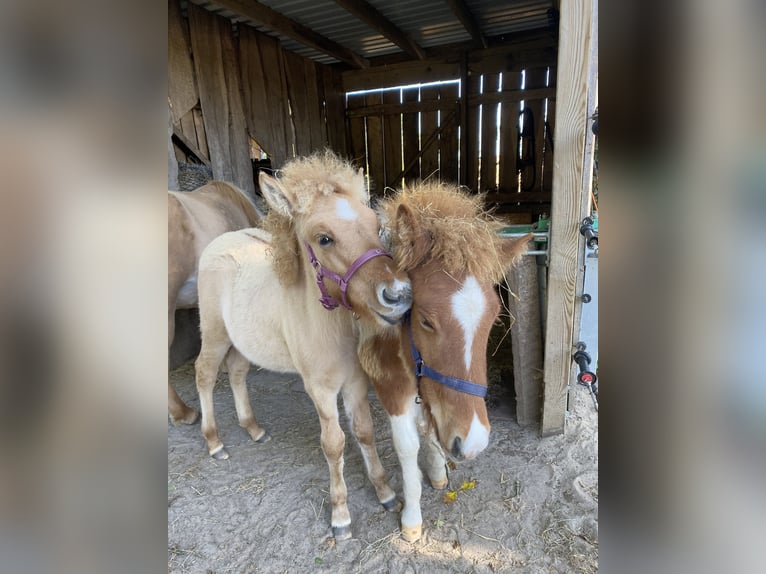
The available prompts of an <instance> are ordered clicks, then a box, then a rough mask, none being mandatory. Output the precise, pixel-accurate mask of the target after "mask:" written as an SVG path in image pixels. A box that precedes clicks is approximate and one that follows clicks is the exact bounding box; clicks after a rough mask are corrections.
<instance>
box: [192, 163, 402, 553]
mask: <svg viewBox="0 0 766 574" xmlns="http://www.w3.org/2000/svg"><path fill="white" fill-rule="evenodd" d="M259 180H260V188H261V192H262V194H263V197H264V198H265V199H266V202H267V203H268V204H269V206H270V208H271V212H270V213H269V215H268V216H267V217H266V219H265V221H264V224H263V227H264V229H246V230H241V231H235V232H230V233H226V234H224V235H222V236H220V237H218V238H217V239H215V240H213V241H212V242H211V243H210V245H209V246H208V247H207V248H206V249H205V251H204V252H203V254H202V257H201V259H200V264H199V309H200V329H201V334H202V349H201V351H200V354H199V357H198V358H197V361H196V383H197V390H198V391H199V395H200V405H201V410H202V433H203V436H204V437H205V441H206V443H207V448H208V451H209V453H210V455H211V456H213V457H215V458H227V457H228V456H229V455H228V453H227V451H226V449H225V448H224V445H223V443H222V442H221V440H220V438H219V436H218V432H217V428H216V424H215V415H214V411H213V387H214V385H215V382H216V377H217V374H218V370H219V367H220V365H221V363H222V362H223V361H224V359H225V360H226V363H227V366H228V371H229V382H230V385H231V388H232V391H233V394H234V402H235V407H236V410H237V418H238V420H239V424H240V426H242V427H243V428H245V429H246V430H247V432H248V433H249V435H250V437H251V438H252V439H253V440H254V441H256V442H259V441H263V440H266V439H267V438H268V435H267V433H266V431H265V429H263V428H262V427H261V426H260V425H259V424H258V423H257V422H256V419H255V417H254V416H253V412H252V409H251V406H250V401H249V397H248V392H247V386H246V376H247V373H248V371H249V368H250V363H255V364H257V365H259V366H261V367H264V368H266V369H270V370H272V371H278V372H283V373H299V374H300V376H301V377H302V379H303V383H304V386H305V389H306V391H307V393H308V395H309V396H310V397H311V399H312V401H313V402H314V406H315V407H316V410H317V413H318V415H319V421H320V427H321V437H320V442H321V445H322V450H323V452H324V455H325V458H326V460H327V464H328V466H329V469H330V499H331V501H332V517H331V525H332V532H333V535H334V536H335V538H336V539H345V538H349V537H350V536H351V527H350V525H351V516H350V514H349V511H348V505H347V490H346V484H345V481H344V479H343V450H344V445H345V435H344V433H343V430H342V429H341V427H340V423H339V418H338V394H339V393H340V394H342V396H343V405H344V408H345V411H346V413H347V415H348V420H349V421H350V423H349V424H350V427H351V430H352V433H353V434H354V436H355V438H356V440H357V442H358V443H359V446H360V447H361V449H362V454H363V458H364V462H365V466H366V470H367V474H368V476H369V478H370V480H371V482H372V483H373V485H374V487H375V490H376V493H377V497H378V500H379V501H380V502H381V504H383V506H384V507H385V508H386V509H388V510H394V509H396V508H397V501H396V495H395V493H394V491H393V490H392V489H391V487H390V486H389V484H388V481H387V479H386V475H385V471H384V470H383V466H382V464H381V462H380V459H379V457H378V453H377V449H376V446H375V438H374V432H373V425H372V416H371V413H370V405H369V402H368V399H367V392H368V383H369V380H368V378H367V376H366V374H365V372H364V370H363V369H362V367H361V365H360V363H359V358H358V356H357V341H358V336H359V335H358V334H359V330H360V329H362V328H364V329H365V330H366V331H368V332H370V333H386V332H391V333H392V334H391V335H390V336H394V334H395V333H396V332H397V330H398V326H397V325H398V323H399V322H400V320H401V319H402V317H403V316H404V314H405V313H406V312H407V310H409V308H410V304H411V299H412V292H411V287H410V282H409V280H408V279H407V277H406V275H405V273H403V272H400V271H396V266H395V265H394V263H393V262H392V260H391V258H390V256H389V255H388V254H387V253H386V252H385V251H384V250H383V249H382V247H383V246H382V244H381V241H380V238H379V227H380V226H379V221H378V218H377V215H376V213H375V212H374V211H373V210H372V209H371V208H370V207H369V205H368V198H367V195H366V192H365V184H364V177H363V172H362V170H358V171H357V170H356V169H354V168H353V167H352V166H351V164H349V163H347V162H345V161H343V160H341V159H340V158H338V157H337V156H335V155H333V154H332V153H331V152H326V153H325V154H323V155H322V154H316V155H313V156H310V157H308V158H298V159H295V160H292V161H290V162H288V163H287V164H285V166H284V167H283V169H282V170H281V171H280V177H279V178H278V179H277V178H274V177H271V176H269V175H267V174H265V173H263V172H262V173H261V174H260V177H259ZM320 293H321V298H320V302H321V305H320V304H319V303H318V302H317V295H319V294H320ZM339 306H342V307H344V308H343V309H338V310H333V309H336V308H337V307H339ZM322 307H324V308H322ZM328 310H329V312H328Z"/></svg>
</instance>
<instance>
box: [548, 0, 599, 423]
mask: <svg viewBox="0 0 766 574" xmlns="http://www.w3.org/2000/svg"><path fill="white" fill-rule="evenodd" d="M592 11H593V0H571V1H570V2H563V3H562V6H561V20H560V28H559V65H558V77H557V81H556V85H557V94H558V97H557V100H556V108H557V109H556V118H557V122H556V128H555V134H554V137H553V139H554V143H555V149H556V154H555V156H554V158H553V161H554V166H553V198H552V205H551V241H550V268H549V272H548V316H547V320H546V329H545V333H546V336H545V372H544V375H543V380H544V384H545V390H544V399H543V417H542V424H541V428H540V431H541V434H542V435H543V436H548V435H552V434H560V433H563V432H564V426H565V420H566V408H567V398H568V390H569V385H570V384H575V371H576V367H575V365H574V362H573V361H572V354H573V352H574V348H573V345H572V337H573V332H574V327H575V326H574V310H575V296H576V291H577V275H578V274H577V265H578V256H579V255H578V254H579V251H580V250H581V249H582V241H581V236H580V232H579V228H580V213H581V204H582V201H583V197H582V195H583V194H582V187H583V186H582V181H583V179H582V178H583V153H584V148H585V136H586V130H587V129H588V121H587V115H588V110H587V98H588V89H587V88H588V56H589V53H590V42H591V14H592Z"/></svg>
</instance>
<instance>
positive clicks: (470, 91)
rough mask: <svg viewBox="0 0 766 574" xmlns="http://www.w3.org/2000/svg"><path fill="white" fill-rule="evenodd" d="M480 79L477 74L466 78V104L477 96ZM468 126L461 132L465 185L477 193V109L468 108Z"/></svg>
mask: <svg viewBox="0 0 766 574" xmlns="http://www.w3.org/2000/svg"><path fill="white" fill-rule="evenodd" d="M480 81H481V77H480V76H479V75H477V74H471V75H469V76H468V85H467V86H466V87H465V95H464V97H465V98H466V101H467V102H470V100H471V98H472V97H473V96H476V95H478V94H479V85H480ZM467 123H468V125H467V126H466V128H465V129H464V130H462V131H463V133H464V134H465V137H466V139H467V141H466V147H467V149H468V153H466V156H465V166H466V177H465V179H466V183H465V185H467V186H468V187H469V189H471V190H472V191H478V189H479V188H478V182H479V108H478V107H471V106H470V105H469V106H468V113H467Z"/></svg>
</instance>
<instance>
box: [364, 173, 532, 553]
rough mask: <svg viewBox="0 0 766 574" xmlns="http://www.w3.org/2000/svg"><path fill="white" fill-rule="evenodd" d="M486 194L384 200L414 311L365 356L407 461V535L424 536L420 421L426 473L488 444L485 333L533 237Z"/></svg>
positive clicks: (370, 336)
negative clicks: (500, 286)
mask: <svg viewBox="0 0 766 574" xmlns="http://www.w3.org/2000/svg"><path fill="white" fill-rule="evenodd" d="M482 201H483V199H482V197H481V196H476V195H468V194H466V193H462V192H460V191H459V190H458V189H457V188H456V187H454V186H453V187H449V186H446V185H441V184H439V183H419V184H416V185H415V187H414V188H412V189H405V190H404V191H401V192H399V193H398V194H396V195H395V196H393V197H391V198H389V199H387V200H385V201H383V202H382V203H381V204H380V205H379V211H380V212H381V217H382V219H383V220H384V222H386V226H385V233H384V235H385V236H386V240H387V241H389V242H390V244H391V245H390V247H391V249H392V253H393V255H394V260H395V261H396V262H397V265H398V266H399V270H400V271H404V272H407V274H408V275H409V277H410V280H411V282H412V290H413V303H412V310H411V312H410V314H409V315H408V317H407V319H406V320H405V322H404V323H403V324H402V325H401V327H400V328H399V331H398V333H396V334H395V335H393V336H392V335H391V334H388V333H372V332H369V333H368V332H365V333H363V335H362V337H361V338H360V345H359V356H360V359H361V361H362V365H363V366H364V368H365V370H366V371H367V373H368V374H369V375H370V378H371V380H372V382H373V385H374V387H375V391H376V392H377V394H378V397H379V399H380V401H381V403H382V404H383V407H384V408H385V410H386V412H387V413H388V415H389V417H390V421H391V429H392V437H393V442H394V448H395V450H396V452H397V455H398V457H399V462H400V464H401V467H402V482H403V486H404V509H403V511H402V517H401V522H402V536H403V537H404V538H405V539H406V540H408V541H411V542H414V541H416V540H418V539H419V538H420V537H421V534H422V522H423V519H422V516H421V510H420V495H421V483H420V470H419V468H418V462H417V459H418V449H419V447H420V440H419V436H418V434H419V433H418V428H420V429H421V431H423V432H424V433H425V434H426V436H427V440H426V451H427V452H426V464H427V473H428V476H429V478H430V480H431V484H432V485H433V486H434V488H444V487H445V486H446V485H447V474H446V469H445V456H444V451H446V452H447V453H449V454H450V455H451V456H452V457H453V458H455V459H458V460H460V459H471V458H473V457H475V456H476V455H477V454H479V453H480V452H481V451H482V450H484V448H486V446H487V443H488V441H489V427H490V425H489V419H488V417H487V409H486V406H485V404H484V398H483V397H484V395H485V394H486V389H487V358H486V350H487V341H488V339H489V332H490V329H491V327H492V324H493V323H494V321H495V319H496V318H497V315H498V312H499V310H500V303H499V298H498V295H497V293H496V291H495V284H496V283H497V282H498V281H500V280H501V279H502V277H503V275H504V272H505V271H506V270H507V269H508V267H509V266H510V265H511V264H512V263H513V262H514V261H515V260H516V259H517V258H518V257H519V256H520V255H521V254H522V253H524V252H525V251H526V249H527V247H526V244H527V242H528V241H529V239H530V238H531V235H529V236H526V237H522V238H520V239H502V238H500V237H499V236H498V235H497V230H498V229H499V227H500V224H499V223H498V222H496V221H494V220H493V219H491V218H490V217H488V216H487V215H486V214H485V213H484V211H483V206H482Z"/></svg>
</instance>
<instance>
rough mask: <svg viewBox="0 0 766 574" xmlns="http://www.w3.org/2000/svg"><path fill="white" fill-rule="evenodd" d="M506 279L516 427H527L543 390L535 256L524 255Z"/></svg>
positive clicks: (534, 419) (535, 419) (535, 414)
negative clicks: (510, 320)
mask: <svg viewBox="0 0 766 574" xmlns="http://www.w3.org/2000/svg"><path fill="white" fill-rule="evenodd" d="M506 279H507V280H508V286H509V287H510V289H511V293H510V294H509V295H508V311H509V312H510V313H511V316H512V317H513V319H512V321H513V323H512V324H511V341H512V344H511V348H512V350H513V384H514V387H515V389H516V420H517V422H518V423H519V425H521V426H527V425H530V424H533V423H536V422H538V421H539V420H540V397H541V395H542V390H543V385H542V381H543V337H542V333H541V325H540V299H539V292H538V289H537V262H536V259H535V257H533V256H531V255H527V256H524V257H523V258H522V260H521V261H519V263H517V264H516V265H514V266H513V268H512V269H511V270H510V271H509V272H508V273H507V275H506Z"/></svg>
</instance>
